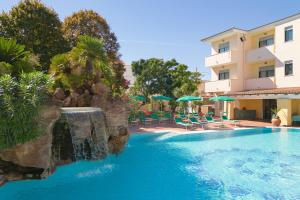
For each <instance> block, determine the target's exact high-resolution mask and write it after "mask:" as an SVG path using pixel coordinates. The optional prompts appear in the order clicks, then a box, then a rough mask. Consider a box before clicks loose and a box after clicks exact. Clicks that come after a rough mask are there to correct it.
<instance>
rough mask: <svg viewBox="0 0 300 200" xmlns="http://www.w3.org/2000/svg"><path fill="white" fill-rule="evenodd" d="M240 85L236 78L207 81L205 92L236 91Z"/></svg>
mask: <svg viewBox="0 0 300 200" xmlns="http://www.w3.org/2000/svg"><path fill="white" fill-rule="evenodd" d="M240 85H241V84H239V82H238V80H237V79H227V80H218V81H209V82H206V83H205V92H230V91H238V90H239V89H240V88H239V86H240Z"/></svg>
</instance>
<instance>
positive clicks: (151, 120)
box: [139, 113, 154, 125]
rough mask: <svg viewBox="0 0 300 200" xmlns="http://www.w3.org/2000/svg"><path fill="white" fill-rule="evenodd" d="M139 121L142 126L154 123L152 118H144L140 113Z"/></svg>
mask: <svg viewBox="0 0 300 200" xmlns="http://www.w3.org/2000/svg"><path fill="white" fill-rule="evenodd" d="M139 119H140V122H141V124H144V125H147V124H150V125H151V124H152V122H153V121H154V120H153V119H152V118H148V117H146V116H145V114H144V113H140V115H139Z"/></svg>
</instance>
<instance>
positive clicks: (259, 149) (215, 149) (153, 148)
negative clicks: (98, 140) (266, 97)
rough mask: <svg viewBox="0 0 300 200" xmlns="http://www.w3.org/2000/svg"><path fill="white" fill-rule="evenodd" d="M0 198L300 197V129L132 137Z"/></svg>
mask: <svg viewBox="0 0 300 200" xmlns="http://www.w3.org/2000/svg"><path fill="white" fill-rule="evenodd" d="M0 199H1V200H2V199H3V200H37V199H38V200H50V199H51V200H52V199H55V200H60V199H64V200H68V199H70V200H71V199H72V200H77V199H78V200H79V199H80V200H89V199H93V200H96V199H97V200H98V199H99V200H102V199H103V200H110V199H117V200H119V199H124V200H140V199H142V200H144V199H147V200H148V199H149V200H156V199H162V200H171V199H172V200H173V199H179V200H185V199H188V200H194V199H195V200H196V199H201V200H202V199H205V200H207V199H226V200H227V199H255V200H256V199H272V200H273V199H287V200H292V199H300V130H297V129H271V128H265V129H249V130H239V131H224V132H218V133H217V132H216V133H213V132H210V133H199V134H185V135H173V134H166V133H160V134H157V133H156V134H142V135H132V136H131V138H130V141H129V144H128V146H127V147H126V149H125V150H124V151H123V152H122V153H121V154H120V155H119V156H110V157H108V158H107V159H106V160H103V161H94V162H86V161H85V162H77V163H74V164H71V165H66V166H63V167H59V168H58V169H57V171H56V173H54V174H53V175H52V176H50V177H49V178H48V179H46V180H34V181H32V180H30V181H20V182H12V183H8V184H7V185H5V186H4V187H1V188H0Z"/></svg>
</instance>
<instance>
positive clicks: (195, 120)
mask: <svg viewBox="0 0 300 200" xmlns="http://www.w3.org/2000/svg"><path fill="white" fill-rule="evenodd" d="M189 121H190V122H191V123H192V124H197V125H200V126H201V127H202V128H203V127H204V125H205V124H207V122H199V121H198V120H197V119H196V118H195V117H190V118H189Z"/></svg>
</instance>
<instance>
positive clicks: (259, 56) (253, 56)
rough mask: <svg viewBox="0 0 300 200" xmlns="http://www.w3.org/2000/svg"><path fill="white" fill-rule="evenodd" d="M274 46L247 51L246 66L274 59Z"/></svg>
mask: <svg viewBox="0 0 300 200" xmlns="http://www.w3.org/2000/svg"><path fill="white" fill-rule="evenodd" d="M274 53H275V52H274V45H270V46H266V47H261V48H257V49H253V50H249V51H248V52H247V55H246V62H247V63H248V64H250V63H255V62H260V61H267V60H272V59H275V54H274Z"/></svg>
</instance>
